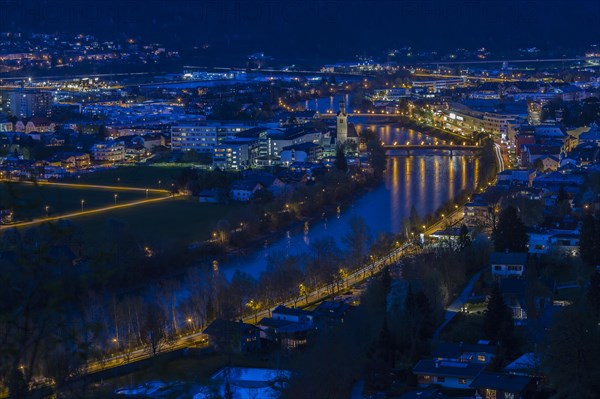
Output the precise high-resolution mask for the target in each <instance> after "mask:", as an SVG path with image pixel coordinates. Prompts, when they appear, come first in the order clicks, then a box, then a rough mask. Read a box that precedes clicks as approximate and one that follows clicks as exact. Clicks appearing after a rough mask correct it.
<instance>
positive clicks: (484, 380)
mask: <svg viewBox="0 0 600 399" xmlns="http://www.w3.org/2000/svg"><path fill="white" fill-rule="evenodd" d="M471 387H472V388H475V389H476V394H475V398H476V399H525V398H527V397H528V394H531V393H533V392H534V391H535V382H534V380H533V378H531V377H527V376H522V375H513V374H505V373H492V372H483V373H481V374H479V375H478V376H477V378H475V380H474V381H473V382H472V383H471Z"/></svg>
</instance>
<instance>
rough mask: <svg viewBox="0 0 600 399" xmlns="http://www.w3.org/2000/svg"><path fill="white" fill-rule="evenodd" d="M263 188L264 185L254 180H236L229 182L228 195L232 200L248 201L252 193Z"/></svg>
mask: <svg viewBox="0 0 600 399" xmlns="http://www.w3.org/2000/svg"><path fill="white" fill-rule="evenodd" d="M263 189H264V185H263V184H262V183H259V182H257V181H256V180H238V181H235V182H233V183H232V184H231V187H230V189H229V196H230V197H231V199H232V200H234V201H240V202H248V201H250V200H251V199H252V196H253V195H254V193H256V192H257V191H258V190H263Z"/></svg>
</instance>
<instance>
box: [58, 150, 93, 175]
mask: <svg viewBox="0 0 600 399" xmlns="http://www.w3.org/2000/svg"><path fill="white" fill-rule="evenodd" d="M55 159H57V160H59V161H60V166H61V167H63V168H64V169H65V170H67V171H74V170H82V169H87V168H89V167H90V166H91V165H92V161H91V159H90V154H88V153H87V152H61V153H58V154H56V156H55Z"/></svg>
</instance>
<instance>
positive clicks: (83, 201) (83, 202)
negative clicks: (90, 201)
mask: <svg viewBox="0 0 600 399" xmlns="http://www.w3.org/2000/svg"><path fill="white" fill-rule="evenodd" d="M83 204H85V200H81V212H83Z"/></svg>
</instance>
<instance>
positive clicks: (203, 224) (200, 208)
mask: <svg viewBox="0 0 600 399" xmlns="http://www.w3.org/2000/svg"><path fill="white" fill-rule="evenodd" d="M246 209H247V207H246V206H244V205H229V206H227V205H219V204H201V203H199V202H198V200H197V199H194V198H186V197H176V198H172V199H168V200H165V201H160V202H154V203H149V204H144V205H140V206H136V207H131V208H124V209H115V210H112V211H110V212H106V213H104V214H98V215H90V216H83V217H81V218H77V220H76V223H77V224H78V225H80V226H81V227H82V230H83V233H84V239H85V241H88V242H94V241H96V240H102V239H103V238H106V234H108V223H107V222H108V221H109V220H111V219H113V220H114V219H116V220H119V221H122V222H124V223H125V226H126V229H127V231H128V232H130V233H131V234H133V235H134V236H135V237H136V238H138V239H140V240H143V241H145V242H147V243H160V244H161V245H164V246H167V245H169V244H173V243H176V242H181V243H186V244H187V243H192V242H195V241H201V240H205V239H207V238H209V237H210V234H211V232H212V230H213V229H214V227H215V226H216V224H217V222H218V221H219V220H221V219H227V220H228V221H229V222H230V223H231V225H234V223H236V221H238V220H240V219H241V218H242V217H243V216H244V213H245V212H246Z"/></svg>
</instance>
